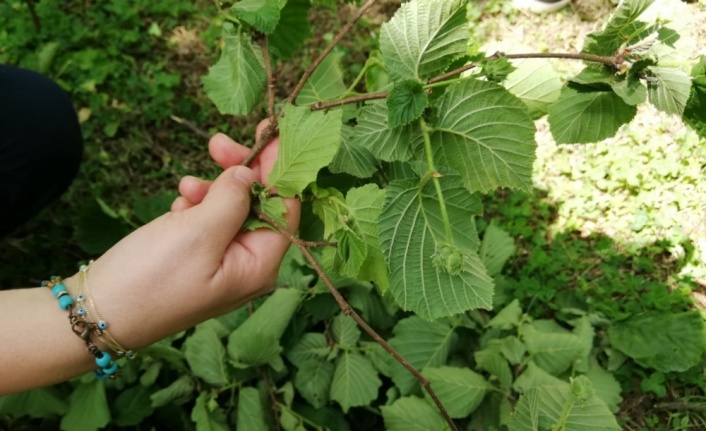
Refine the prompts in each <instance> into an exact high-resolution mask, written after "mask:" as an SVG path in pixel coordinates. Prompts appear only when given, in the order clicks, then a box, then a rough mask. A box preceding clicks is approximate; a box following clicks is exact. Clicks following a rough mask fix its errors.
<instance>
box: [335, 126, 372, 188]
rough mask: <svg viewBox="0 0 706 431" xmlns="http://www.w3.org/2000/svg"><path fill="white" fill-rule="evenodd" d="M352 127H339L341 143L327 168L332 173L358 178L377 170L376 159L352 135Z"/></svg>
mask: <svg viewBox="0 0 706 431" xmlns="http://www.w3.org/2000/svg"><path fill="white" fill-rule="evenodd" d="M352 135H353V128H352V127H350V126H346V125H344V126H343V127H342V129H341V145H340V146H339V147H338V151H336V155H335V156H333V160H332V161H331V164H330V165H329V170H330V171H331V172H332V173H334V174H341V173H346V174H350V175H353V176H354V177H358V178H368V177H370V176H372V175H373V174H374V173H375V171H376V170H377V160H375V156H373V153H371V152H370V150H368V149H367V148H365V147H363V146H362V145H361V144H360V142H356V141H355V140H354V139H353V137H352Z"/></svg>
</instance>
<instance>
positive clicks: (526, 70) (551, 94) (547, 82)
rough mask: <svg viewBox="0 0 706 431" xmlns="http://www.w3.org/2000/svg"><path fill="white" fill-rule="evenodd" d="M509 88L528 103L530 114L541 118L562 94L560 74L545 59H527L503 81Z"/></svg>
mask: <svg viewBox="0 0 706 431" xmlns="http://www.w3.org/2000/svg"><path fill="white" fill-rule="evenodd" d="M503 85H504V87H505V88H507V90H508V91H509V92H510V93H512V94H514V95H515V96H517V97H518V98H519V99H520V100H522V102H523V103H524V104H525V105H527V109H529V113H530V116H531V117H532V118H533V119H536V118H539V117H541V116H542V115H544V114H546V113H547V112H548V111H549V105H550V104H551V103H553V102H554V101H556V99H558V98H559V95H560V94H561V87H562V83H561V79H560V77H559V74H558V73H557V72H556V70H554V68H553V67H552V66H551V64H549V63H548V62H546V61H544V60H525V61H523V62H522V63H521V64H519V65H518V66H517V70H515V71H514V72H512V73H511V74H510V75H508V77H507V79H506V80H505V81H504V82H503Z"/></svg>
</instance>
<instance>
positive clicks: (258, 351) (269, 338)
mask: <svg viewBox="0 0 706 431" xmlns="http://www.w3.org/2000/svg"><path fill="white" fill-rule="evenodd" d="M301 293H302V292H301V291H300V290H298V289H276V290H275V291H274V293H273V294H272V295H271V296H270V297H269V298H267V299H266V300H265V302H264V303H263V304H262V305H261V306H260V307H259V308H258V309H257V310H255V312H254V313H253V314H252V315H251V316H250V317H249V318H248V320H246V321H245V322H244V323H243V324H242V325H240V326H239V327H238V328H237V329H236V330H235V331H233V332H232V333H231V334H230V336H229V337H228V355H229V356H230V358H231V359H233V360H234V361H235V362H236V363H239V364H243V365H251V366H255V365H263V364H265V363H268V362H270V360H272V359H273V357H275V356H277V355H278V354H279V351H281V347H280V346H279V339H280V338H281V337H282V334H283V333H284V330H285V329H286V328H287V325H288V324H289V321H290V320H291V319H292V316H293V315H294V312H295V311H296V309H297V307H298V306H299V300H300V299H301Z"/></svg>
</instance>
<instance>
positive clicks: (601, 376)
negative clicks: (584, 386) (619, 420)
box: [586, 357, 623, 413]
mask: <svg viewBox="0 0 706 431" xmlns="http://www.w3.org/2000/svg"><path fill="white" fill-rule="evenodd" d="M586 377H588V379H589V380H590V381H591V383H592V384H593V390H594V391H595V393H596V396H597V397H598V398H600V399H601V400H603V402H604V403H606V405H607V406H608V408H609V409H610V411H611V412H613V413H617V412H618V410H619V408H620V403H621V402H622V401H623V397H621V396H620V392H621V388H620V383H618V381H617V380H616V379H615V377H613V374H611V373H609V372H608V371H606V370H604V369H603V368H602V367H601V366H600V365H599V364H598V361H597V360H596V358H595V357H592V358H591V360H590V362H589V367H588V373H586Z"/></svg>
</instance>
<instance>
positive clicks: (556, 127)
mask: <svg viewBox="0 0 706 431" xmlns="http://www.w3.org/2000/svg"><path fill="white" fill-rule="evenodd" d="M636 113H637V108H636V107H635V106H630V105H628V104H627V103H625V102H624V101H623V99H621V98H620V96H618V95H617V94H615V93H613V92H612V91H589V92H581V91H579V90H576V89H574V88H571V87H565V88H564V89H563V90H562V91H561V97H560V98H559V100H558V101H557V102H556V103H554V104H553V105H551V106H550V107H549V126H550V127H551V132H552V136H554V140H555V141H556V142H557V143H558V144H573V143H579V144H585V143H590V142H598V141H602V140H603V139H606V138H610V137H612V136H614V135H615V133H616V132H617V131H618V129H619V128H620V126H622V125H623V124H627V123H629V122H630V121H631V120H632V119H633V117H635V114H636Z"/></svg>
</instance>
